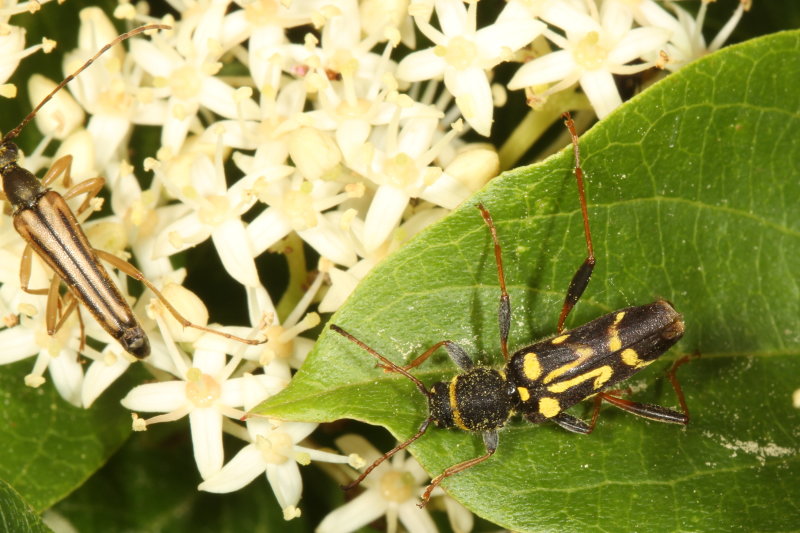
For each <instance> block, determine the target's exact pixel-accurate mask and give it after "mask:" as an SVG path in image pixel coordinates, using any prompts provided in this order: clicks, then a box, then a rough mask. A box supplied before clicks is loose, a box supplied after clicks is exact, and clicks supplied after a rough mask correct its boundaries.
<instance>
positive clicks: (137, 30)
mask: <svg viewBox="0 0 800 533" xmlns="http://www.w3.org/2000/svg"><path fill="white" fill-rule="evenodd" d="M171 29H172V26H167V25H166V24H147V25H145V26H139V27H138V28H134V29H132V30H131V31H127V32H125V33H123V34H122V35H118V36H117V37H116V38H115V39H114V40H113V41H111V42H110V43H108V44H107V45H105V46H104V47H103V48H101V49H100V50H99V51H98V52H97V53H96V54H95V55H93V56H92V57H91V58H89V60H88V61H86V63H84V64H83V65H81V67H80V68H79V69H78V70H76V71H75V72H73V73H72V74H70V75H69V76H67V77H66V78H64V79H63V80H62V81H61V83H59V84H58V85H56V88H55V89H53V90H52V91H50V94H48V95H47V96H45V97H44V98H43V99H42V101H41V102H39V104H38V105H37V106H36V107H34V108H33V111H31V112H30V113H28V116H26V117H25V118H24V119H22V122H20V123H19V126H17V127H16V128H14V129H13V130H11V131H9V132H8V133H6V134H5V136H4V137H3V143H6V142H8V141H10V140H11V139H13V138H14V137H16V136H17V135H19V132H20V131H22V128H24V127H25V126H26V125H27V124H28V122H30V121H31V120H33V117H35V116H36V113H37V112H38V111H39V110H40V109H41V108H42V106H43V105H44V104H46V103H47V102H49V101H50V99H51V98H53V96H54V95H55V94H56V93H57V92H58V91H60V90H61V89H63V88H64V86H65V85H66V84H68V83H69V82H71V81H72V80H73V79H75V76H77V75H78V74H80V73H81V72H83V71H84V70H85V69H86V68H88V67H89V65H91V64H92V63H94V62H95V60H96V59H97V58H98V57H100V56H101V55H103V54H104V53H105V52H106V51H107V50H108V49H109V48H111V47H112V46H114V45H115V44H117V43H119V42H121V41H124V40H125V39H128V38H130V37H133V36H134V35H138V34H140V33H142V32H145V31H148V30H171Z"/></svg>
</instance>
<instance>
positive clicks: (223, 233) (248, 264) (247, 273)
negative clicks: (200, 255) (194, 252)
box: [211, 218, 261, 287]
mask: <svg viewBox="0 0 800 533" xmlns="http://www.w3.org/2000/svg"><path fill="white" fill-rule="evenodd" d="M211 240H212V241H213V242H214V247H216V249H217V253H218V254H219V258H220V260H221V261H222V266H223V267H225V270H226V271H227V272H228V274H230V275H231V277H232V278H233V279H235V280H236V281H238V282H239V283H241V284H242V285H245V286H247V287H257V286H258V285H261V281H259V279H258V271H257V270H256V263H255V260H254V259H253V257H254V255H255V254H253V251H252V250H251V249H250V240H249V239H248V236H247V231H246V230H245V227H244V224H243V223H242V221H241V220H239V219H238V218H236V219H228V220H226V221H225V222H223V223H222V224H220V225H218V226H217V227H216V228H215V229H214V231H213V232H211Z"/></svg>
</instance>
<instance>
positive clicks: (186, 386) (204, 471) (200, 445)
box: [122, 336, 266, 479]
mask: <svg viewBox="0 0 800 533" xmlns="http://www.w3.org/2000/svg"><path fill="white" fill-rule="evenodd" d="M208 337H210V336H208ZM214 340H216V339H214ZM214 340H212V339H210V338H209V339H208V341H209V343H211V344H212V345H213V344H214ZM180 366H182V367H183V368H181V370H182V373H181V376H180V377H181V379H179V380H175V381H161V382H158V383H148V384H145V385H139V386H138V387H135V388H134V389H133V390H131V391H130V392H129V393H128V395H127V396H125V398H123V400H122V405H123V406H125V407H126V408H127V409H130V410H131V411H139V412H160V413H165V414H163V415H157V416H154V417H152V418H150V419H147V420H141V419H135V421H134V429H138V430H142V429H145V428H146V426H147V425H149V424H155V423H158V422H171V421H175V420H178V419H180V418H183V417H184V416H186V415H188V416H189V424H190V425H191V430H192V443H193V445H194V457H195V462H196V463H197V469H198V471H199V472H200V475H201V476H202V477H203V479H205V478H207V477H209V476H211V475H212V474H214V473H216V472H218V471H219V470H220V468H222V463H223V459H224V453H223V448H222V420H223V417H224V416H227V417H230V418H234V419H237V420H238V419H239V418H241V417H242V416H243V415H244V412H243V411H241V410H240V409H239V408H240V407H241V406H242V405H244V394H243V388H242V387H243V378H230V373H231V372H232V371H233V368H232V367H231V365H226V360H225V354H224V352H223V351H221V350H219V349H205V348H201V347H198V348H197V350H196V351H195V352H194V356H193V359H192V366H191V367H190V368H186V366H185V365H180ZM262 378H263V379H266V377H264V376H262V377H261V378H259V379H262Z"/></svg>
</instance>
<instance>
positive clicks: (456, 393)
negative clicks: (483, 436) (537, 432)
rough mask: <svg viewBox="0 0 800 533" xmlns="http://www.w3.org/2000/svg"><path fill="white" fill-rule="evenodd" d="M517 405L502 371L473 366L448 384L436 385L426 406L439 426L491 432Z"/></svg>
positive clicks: (517, 400) (502, 422)
mask: <svg viewBox="0 0 800 533" xmlns="http://www.w3.org/2000/svg"><path fill="white" fill-rule="evenodd" d="M518 403H519V395H518V394H517V392H516V389H515V388H514V386H513V385H512V384H511V383H509V382H508V380H506V378H505V376H504V375H503V374H502V373H501V372H499V371H497V370H494V369H492V368H487V367H475V368H472V369H470V370H468V371H466V372H464V373H463V374H459V375H457V376H455V377H454V378H453V380H452V381H450V382H449V383H445V382H443V381H440V382H438V383H435V384H434V385H433V387H432V388H431V395H430V397H429V402H428V404H429V405H428V407H429V409H430V415H431V418H432V420H433V422H434V423H435V424H436V425H437V426H438V427H444V428H449V427H457V428H459V429H463V430H466V431H490V430H493V429H497V428H499V427H502V426H503V424H505V422H506V420H508V418H509V417H510V416H511V413H512V412H513V410H514V409H515V408H516V406H517V404H518Z"/></svg>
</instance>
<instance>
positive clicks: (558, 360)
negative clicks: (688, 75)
mask: <svg viewBox="0 0 800 533" xmlns="http://www.w3.org/2000/svg"><path fill="white" fill-rule="evenodd" d="M565 123H566V125H567V128H568V129H569V132H570V135H571V137H572V142H573V148H574V152H575V177H576V179H577V182H578V193H579V197H580V204H581V211H582V214H583V223H584V231H585V236H586V248H587V257H586V259H585V260H584V262H583V264H582V265H581V266H580V267H579V268H578V270H577V272H576V273H575V275H574V276H573V278H572V281H571V282H570V285H569V288H568V289H567V295H566V298H565V300H564V305H563V306H562V309H561V315H560V316H559V320H558V327H557V334H556V336H554V337H552V338H550V339H547V340H543V341H540V342H537V343H535V344H532V345H530V346H526V347H524V348H521V349H520V350H518V351H517V352H515V353H514V354H513V355H509V353H508V333H509V327H510V323H511V305H510V300H509V296H508V292H507V290H506V283H505V274H504V271H503V261H502V253H501V247H500V240H499V238H498V236H497V230H496V228H495V225H494V222H493V221H492V217H491V215H490V214H489V211H488V210H487V209H486V208H485V207H484V206H483V205H481V204H478V206H477V207H478V209H479V210H480V213H481V216H482V217H483V219H484V221H485V222H486V225H487V226H488V228H489V231H490V233H491V236H492V241H493V242H494V252H495V260H496V262H497V276H498V280H499V285H500V305H499V310H498V322H499V326H500V349H501V352H502V353H503V357H504V359H505V361H506V364H505V368H504V369H503V370H497V369H494V368H490V367H485V366H476V365H475V364H474V363H473V361H472V359H471V358H470V357H469V355H467V352H466V351H465V350H464V349H463V348H461V347H460V346H459V345H458V344H456V343H454V342H453V341H449V340H445V341H441V342H438V343H436V344H434V345H433V346H431V347H430V348H429V349H428V350H426V351H425V353H423V354H422V355H420V356H418V357H417V358H415V359H414V360H413V361H412V362H411V363H410V364H408V365H406V366H403V367H401V366H398V365H396V364H394V363H392V362H391V361H389V360H388V359H386V358H385V357H384V356H382V355H381V354H379V353H378V352H376V351H375V350H373V349H372V348H370V347H369V346H367V345H366V344H364V343H363V342H362V341H360V340H358V339H357V338H355V337H354V336H352V335H351V334H349V333H348V332H346V331H345V330H343V329H342V328H340V327H339V326H336V325H331V326H330V328H331V329H332V330H333V331H335V332H337V333H339V334H340V335H342V336H344V337H345V338H347V339H349V340H350V341H352V342H354V343H355V344H357V345H359V346H360V347H361V348H363V349H364V350H366V351H367V352H369V353H370V354H372V355H373V356H374V357H375V358H376V359H378V361H379V363H378V366H380V367H381V368H383V369H384V370H385V371H388V372H397V373H399V374H402V375H404V376H405V377H407V378H408V379H410V380H411V381H412V382H414V384H415V385H416V386H417V388H418V389H419V390H420V392H421V393H422V394H423V395H424V396H425V397H427V399H428V418H426V419H425V420H424V421H423V422H422V424H421V425H420V427H419V429H418V430H417V432H416V433H415V434H414V435H413V436H412V437H410V438H409V439H408V440H406V441H405V442H403V443H401V444H399V445H398V446H396V447H395V448H393V449H392V450H390V451H388V452H387V453H385V454H384V455H382V456H381V457H380V458H378V459H377V460H376V461H375V462H374V463H372V464H371V465H370V466H368V467H367V468H366V469H365V470H364V472H363V473H362V474H361V475H360V476H359V477H358V478H356V479H355V481H353V482H352V483H350V484H349V485H347V486H346V487H344V488H345V489H350V488H353V487H355V486H356V485H358V484H359V483H361V481H362V480H363V479H364V478H365V477H366V476H367V475H369V473H370V472H371V471H372V470H373V469H374V468H375V467H377V466H378V465H379V464H381V463H382V462H383V461H385V460H386V459H388V458H389V457H391V456H392V455H394V454H395V453H397V452H398V451H400V450H402V449H403V448H405V447H407V446H408V445H410V444H411V443H412V442H414V441H415V440H417V439H418V438H420V437H421V436H422V435H423V434H424V433H425V431H426V430H427V429H428V426H429V425H430V423H431V422H433V423H434V425H436V426H437V427H440V428H458V429H462V430H465V431H473V432H481V433H482V435H483V441H484V444H485V446H486V453H485V454H484V455H481V456H478V457H475V458H472V459H469V460H467V461H464V462H461V463H457V464H455V465H452V466H450V467H449V468H446V469H445V470H444V471H443V472H442V473H441V474H439V475H438V476H436V477H435V478H433V480H432V481H431V483H430V485H428V488H427V489H426V490H425V492H424V493H423V495H422V501H421V502H420V506H423V505H425V504H426V503H427V502H428V499H429V498H430V496H431V492H432V491H433V489H434V488H436V486H438V485H439V483H441V482H442V480H444V479H445V478H447V477H448V476H451V475H453V474H456V473H458V472H461V471H462V470H465V469H467V468H470V467H472V466H474V465H476V464H478V463H481V462H483V461H485V460H486V459H488V458H489V457H491V456H492V454H493V453H494V452H495V451H496V450H497V443H498V435H497V430H498V429H500V428H501V427H502V426H503V425H504V424H505V423H506V421H507V420H508V419H509V418H510V417H511V416H512V415H514V414H515V413H519V414H521V415H522V416H523V417H524V418H525V419H526V420H528V421H529V422H532V423H534V424H540V423H543V422H548V421H552V422H555V423H556V424H558V425H559V426H561V427H562V428H564V429H567V430H569V431H572V432H575V433H583V434H588V433H591V432H592V430H593V429H594V425H595V422H596V420H597V415H598V413H599V408H600V404H601V402H602V401H607V402H609V403H611V404H612V405H615V406H616V407H619V408H620V409H623V410H625V411H628V412H630V413H633V414H635V415H638V416H641V417H644V418H648V419H650V420H655V421H658V422H666V423H670V424H682V425H686V424H688V422H689V411H688V408H687V406H686V401H685V399H684V397H683V392H682V390H681V387H680V384H679V383H678V380H677V378H676V376H675V371H676V370H677V368H678V367H679V366H680V365H681V364H683V363H685V362H686V361H687V360H688V356H685V357H682V358H680V359H678V360H677V361H676V362H675V363H674V364H673V365H672V368H671V369H670V371H669V372H668V374H667V375H668V377H669V380H670V383H671V384H672V386H673V388H674V389H675V393H676V394H677V396H678V401H679V402H680V406H681V411H676V410H673V409H668V408H666V407H662V406H660V405H654V404H647V403H639V402H633V401H630V400H627V399H625V398H622V397H621V392H620V391H616V390H613V389H612V387H614V386H615V385H617V384H619V383H621V382H622V381H625V380H626V379H628V378H629V377H631V376H632V375H633V374H635V373H636V372H638V371H639V370H641V369H642V368H644V367H646V366H647V365H649V364H650V363H652V362H653V361H655V360H656V359H657V358H658V357H659V356H661V355H662V354H663V353H665V352H666V351H667V350H669V349H670V348H671V347H672V346H673V345H674V344H675V343H676V342H678V340H680V338H681V337H682V336H683V331H684V323H683V318H682V317H681V315H680V314H679V313H678V312H677V311H675V309H674V308H673V307H672V304H670V303H669V302H667V301H666V300H657V301H655V302H653V303H650V304H647V305H641V306H635V307H627V308H625V309H620V310H618V311H614V312H613V313H609V314H607V315H604V316H601V317H600V318H597V319H595V320H592V321H591V322H589V323H587V324H584V325H583V326H580V327H577V328H575V329H572V330H569V331H563V329H564V322H565V320H566V318H567V316H568V315H569V312H570V311H571V310H572V308H573V307H574V305H575V303H576V302H577V301H578V299H579V298H580V296H581V294H583V291H584V289H586V286H587V285H588V283H589V278H590V277H591V274H592V270H593V268H594V264H595V258H594V251H593V247H592V239H591V231H590V229H589V217H588V212H587V208H586V196H585V193H584V187H583V172H582V170H581V166H580V152H579V148H578V137H577V133H576V132H575V126H574V124H573V122H572V119H571V118H570V116H569V115H568V114H566V115H565ZM442 347H444V349H445V351H447V354H448V355H449V356H450V358H451V359H452V360H453V362H454V363H455V364H456V365H458V366H459V368H461V370H462V371H463V372H462V373H461V374H458V375H456V376H455V377H454V378H453V379H452V380H450V381H449V382H444V381H440V382H437V383H434V384H433V385H432V386H431V387H430V388H428V387H426V386H425V384H423V383H422V382H421V381H420V380H419V379H417V378H416V377H415V376H413V375H411V374H410V373H409V370H410V369H412V368H414V367H416V366H418V365H420V364H421V363H423V362H424V361H425V360H426V359H427V358H428V357H430V355H431V354H433V353H434V352H435V351H436V350H438V349H439V348H442ZM588 398H593V399H594V402H595V408H594V414H593V415H592V418H591V421H590V422H588V423H587V422H585V421H583V420H581V419H579V418H577V417H575V416H572V415H570V414H569V413H567V412H566V409H568V408H570V407H572V406H573V405H575V404H577V403H579V402H581V401H583V400H585V399H588Z"/></svg>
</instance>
